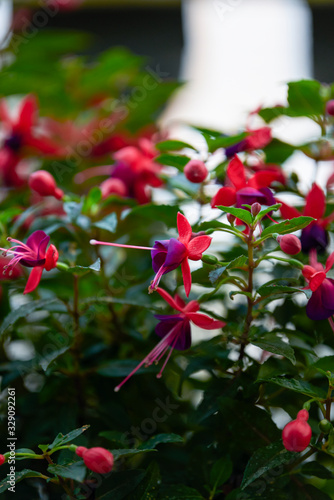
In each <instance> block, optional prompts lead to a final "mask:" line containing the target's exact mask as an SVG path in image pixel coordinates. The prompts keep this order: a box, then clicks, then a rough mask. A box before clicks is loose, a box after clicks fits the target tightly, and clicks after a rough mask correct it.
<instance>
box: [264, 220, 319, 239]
mask: <svg viewBox="0 0 334 500" xmlns="http://www.w3.org/2000/svg"><path fill="white" fill-rule="evenodd" d="M313 220H314V218H313V217H305V216H301V217H294V218H293V219H290V220H286V221H284V222H279V223H278V224H273V225H272V226H268V227H266V228H265V229H264V230H263V231H262V233H261V240H262V239H265V238H266V237H268V236H271V235H272V234H275V233H277V234H287V233H293V232H294V231H298V229H303V228H304V227H306V226H308V225H309V224H310V223H311V222H312V221H313Z"/></svg>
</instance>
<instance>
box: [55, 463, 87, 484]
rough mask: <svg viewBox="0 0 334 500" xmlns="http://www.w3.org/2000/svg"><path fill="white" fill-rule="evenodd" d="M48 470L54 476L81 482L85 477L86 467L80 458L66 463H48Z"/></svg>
mask: <svg viewBox="0 0 334 500" xmlns="http://www.w3.org/2000/svg"><path fill="white" fill-rule="evenodd" d="M48 472H50V473H51V474H54V475H56V476H60V477H65V478H68V479H74V481H79V482H80V483H81V482H82V481H83V480H84V479H85V476H86V472H87V469H86V466H85V464H84V463H83V461H81V460H80V461H79V462H73V463H70V464H68V465H57V464H54V465H49V467H48Z"/></svg>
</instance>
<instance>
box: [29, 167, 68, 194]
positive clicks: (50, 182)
mask: <svg viewBox="0 0 334 500" xmlns="http://www.w3.org/2000/svg"><path fill="white" fill-rule="evenodd" d="M28 184H29V187H30V189H32V190H33V191H36V193H38V194H39V195H40V196H54V197H55V198H57V200H61V199H62V197H63V196H64V192H63V191H62V190H61V189H59V188H58V187H57V184H56V181H55V179H54V177H53V176H52V175H51V174H50V172H47V171H46V170H37V171H36V172H33V173H32V174H31V176H30V177H29V181H28Z"/></svg>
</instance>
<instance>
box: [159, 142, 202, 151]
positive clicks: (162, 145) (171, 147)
mask: <svg viewBox="0 0 334 500" xmlns="http://www.w3.org/2000/svg"><path fill="white" fill-rule="evenodd" d="M155 147H156V149H158V150H159V151H162V152H164V151H179V150H180V149H184V148H190V149H193V150H195V151H196V148H194V146H191V144H188V143H187V142H183V141H176V140H168V141H163V142H158V144H156V145H155Z"/></svg>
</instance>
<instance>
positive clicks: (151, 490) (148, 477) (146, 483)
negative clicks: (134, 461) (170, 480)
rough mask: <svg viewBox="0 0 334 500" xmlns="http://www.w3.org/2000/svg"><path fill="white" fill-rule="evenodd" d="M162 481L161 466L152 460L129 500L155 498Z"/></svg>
mask: <svg viewBox="0 0 334 500" xmlns="http://www.w3.org/2000/svg"><path fill="white" fill-rule="evenodd" d="M160 483H161V478H160V471H159V466H158V464H156V463H155V462H152V463H151V464H150V465H149V466H148V469H147V471H146V474H145V477H144V479H143V480H142V481H141V483H140V484H139V485H138V486H137V488H136V489H135V490H134V491H133V492H132V493H131V495H129V497H128V498H127V500H155V499H156V498H157V494H158V487H159V484H160Z"/></svg>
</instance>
